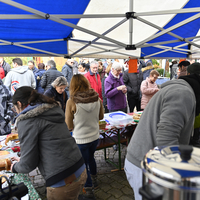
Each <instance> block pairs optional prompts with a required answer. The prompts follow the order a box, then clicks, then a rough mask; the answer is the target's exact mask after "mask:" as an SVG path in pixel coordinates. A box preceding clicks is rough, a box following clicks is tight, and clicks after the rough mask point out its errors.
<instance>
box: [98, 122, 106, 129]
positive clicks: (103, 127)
mask: <svg viewBox="0 0 200 200" xmlns="http://www.w3.org/2000/svg"><path fill="white" fill-rule="evenodd" d="M99 128H100V129H105V128H106V121H99Z"/></svg>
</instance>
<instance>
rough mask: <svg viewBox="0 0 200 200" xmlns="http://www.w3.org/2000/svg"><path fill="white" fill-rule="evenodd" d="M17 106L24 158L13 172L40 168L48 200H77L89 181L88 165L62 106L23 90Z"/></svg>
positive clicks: (14, 167)
mask: <svg viewBox="0 0 200 200" xmlns="http://www.w3.org/2000/svg"><path fill="white" fill-rule="evenodd" d="M13 104H14V107H15V109H16V111H17V113H18V115H17V119H16V125H17V128H18V134H19V140H20V147H21V158H20V159H19V158H16V157H15V158H13V160H16V161H17V162H16V163H14V164H12V165H11V171H12V172H14V173H29V172H31V171H32V170H34V169H35V168H36V167H38V168H39V170H40V172H41V174H42V176H43V177H44V179H45V180H46V186H47V198H48V200H54V199H56V200H65V199H77V198H78V195H79V192H80V191H81V190H82V188H83V184H84V183H85V181H86V170H85V164H84V160H83V158H82V155H81V152H80V151H79V148H78V146H77V144H76V142H75V140H74V138H73V137H72V136H71V135H70V133H69V130H68V128H67V125H66V123H65V115H64V112H63V111H62V109H61V108H60V106H59V105H58V102H56V101H55V100H53V99H51V98H49V97H46V96H44V95H42V94H40V93H37V91H36V90H34V89H33V88H31V87H28V86H23V87H20V88H18V89H17V90H16V92H15V94H14V96H13Z"/></svg>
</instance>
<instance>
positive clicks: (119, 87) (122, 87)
mask: <svg viewBox="0 0 200 200" xmlns="http://www.w3.org/2000/svg"><path fill="white" fill-rule="evenodd" d="M125 88H126V86H125V85H120V86H118V87H117V90H123V89H125Z"/></svg>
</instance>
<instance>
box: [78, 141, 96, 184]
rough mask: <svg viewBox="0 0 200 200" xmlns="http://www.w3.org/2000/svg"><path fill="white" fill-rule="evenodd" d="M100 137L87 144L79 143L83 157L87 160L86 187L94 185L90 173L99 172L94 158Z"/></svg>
mask: <svg viewBox="0 0 200 200" xmlns="http://www.w3.org/2000/svg"><path fill="white" fill-rule="evenodd" d="M98 142H99V139H98V140H95V141H93V142H90V143H87V144H77V145H78V147H79V149H80V151H81V153H82V156H83V159H84V160H85V165H86V170H87V180H86V183H85V186H84V187H92V179H91V176H90V174H92V175H96V174H97V165H96V161H95V159H94V152H95V151H96V148H97V145H98Z"/></svg>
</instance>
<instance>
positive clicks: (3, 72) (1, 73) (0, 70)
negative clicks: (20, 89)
mask: <svg viewBox="0 0 200 200" xmlns="http://www.w3.org/2000/svg"><path fill="white" fill-rule="evenodd" d="M4 77H5V71H4V69H3V67H0V79H1V80H2V79H3V78H4Z"/></svg>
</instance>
